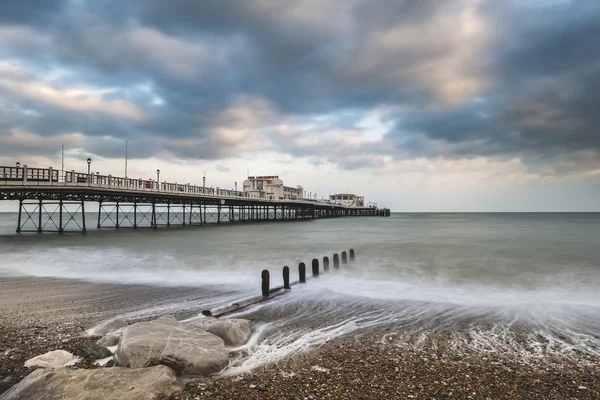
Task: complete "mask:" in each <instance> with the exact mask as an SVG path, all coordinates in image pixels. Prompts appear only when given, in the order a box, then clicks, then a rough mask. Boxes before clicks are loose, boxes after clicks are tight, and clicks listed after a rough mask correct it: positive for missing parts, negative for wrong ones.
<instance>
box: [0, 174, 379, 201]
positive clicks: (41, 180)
mask: <svg viewBox="0 0 600 400" xmlns="http://www.w3.org/2000/svg"><path fill="white" fill-rule="evenodd" d="M1 186H55V187H81V188H96V189H104V190H120V191H127V192H143V193H147V192H153V193H161V194H173V195H183V196H190V197H198V196H201V197H215V198H230V199H240V200H241V199H249V200H250V199H252V200H260V201H265V202H299V203H311V204H315V203H317V204H322V205H330V206H339V204H337V203H335V202H332V201H329V200H317V199H306V198H289V197H288V198H275V196H274V195H271V194H269V193H265V194H264V196H260V195H254V194H250V193H247V192H243V191H239V190H233V189H223V188H219V187H216V188H215V187H207V186H198V185H191V184H189V183H179V182H166V181H162V182H159V181H156V180H153V179H141V178H138V179H135V178H129V177H117V176H112V175H100V174H98V173H96V174H93V173H90V174H88V173H85V172H76V171H74V170H71V171H64V172H63V171H59V170H56V169H53V168H52V167H49V168H29V167H28V166H27V165H23V166H15V167H7V166H0V187H1ZM364 208H369V207H364ZM372 208H375V207H372Z"/></svg>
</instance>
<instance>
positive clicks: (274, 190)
mask: <svg viewBox="0 0 600 400" xmlns="http://www.w3.org/2000/svg"><path fill="white" fill-rule="evenodd" d="M243 189H244V193H248V194H250V195H251V197H255V198H259V199H268V200H302V199H303V198H304V196H303V190H304V189H303V188H302V186H296V187H291V186H285V185H284V184H283V180H281V179H280V178H279V176H277V175H267V176H249V177H248V179H247V180H245V181H244V184H243Z"/></svg>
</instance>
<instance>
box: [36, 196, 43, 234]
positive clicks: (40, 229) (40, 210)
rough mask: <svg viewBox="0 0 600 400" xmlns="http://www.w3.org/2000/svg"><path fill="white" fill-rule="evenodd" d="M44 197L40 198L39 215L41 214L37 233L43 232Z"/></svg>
mask: <svg viewBox="0 0 600 400" xmlns="http://www.w3.org/2000/svg"><path fill="white" fill-rule="evenodd" d="M42 201H43V200H42V199H40V204H39V206H38V216H39V222H38V228H37V233H42Z"/></svg>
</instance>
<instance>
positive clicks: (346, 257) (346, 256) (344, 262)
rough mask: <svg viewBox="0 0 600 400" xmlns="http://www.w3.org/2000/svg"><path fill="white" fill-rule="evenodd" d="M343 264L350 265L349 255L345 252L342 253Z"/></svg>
mask: <svg viewBox="0 0 600 400" xmlns="http://www.w3.org/2000/svg"><path fill="white" fill-rule="evenodd" d="M342 264H348V255H347V254H346V252H345V251H342Z"/></svg>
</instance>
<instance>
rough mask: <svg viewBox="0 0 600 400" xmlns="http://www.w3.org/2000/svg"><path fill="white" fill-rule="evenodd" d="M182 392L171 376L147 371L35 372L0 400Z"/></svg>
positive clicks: (160, 399)
mask: <svg viewBox="0 0 600 400" xmlns="http://www.w3.org/2000/svg"><path fill="white" fill-rule="evenodd" d="M182 391H183V383H181V381H179V380H178V379H177V377H176V376H175V372H174V371H173V370H172V369H170V368H168V367H165V366H163V365H160V366H156V367H151V368H138V369H130V368H117V367H115V368H100V369H70V368H59V369H38V370H36V371H34V372H32V373H31V374H29V375H28V376H27V377H26V378H25V379H23V380H22V381H21V382H19V383H18V384H17V385H15V386H13V387H12V388H10V389H9V390H8V391H7V392H5V393H4V394H2V395H0V400H17V399H36V400H53V399H70V400H95V399H98V400H100V399H111V400H125V399H127V400H167V399H171V398H173V397H175V396H177V395H179V394H181V392H182Z"/></svg>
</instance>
